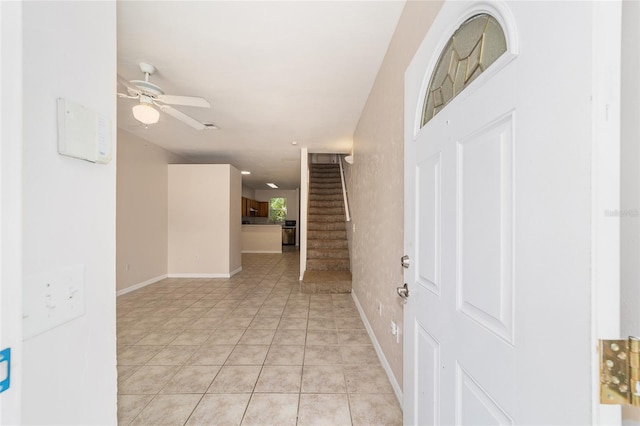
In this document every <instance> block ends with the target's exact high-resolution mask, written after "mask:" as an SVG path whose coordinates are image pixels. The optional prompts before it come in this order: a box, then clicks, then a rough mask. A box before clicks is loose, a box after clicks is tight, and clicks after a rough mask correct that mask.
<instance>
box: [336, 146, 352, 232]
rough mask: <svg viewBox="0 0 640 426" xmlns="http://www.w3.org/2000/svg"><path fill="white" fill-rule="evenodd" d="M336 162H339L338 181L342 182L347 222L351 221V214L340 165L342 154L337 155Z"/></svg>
mask: <svg viewBox="0 0 640 426" xmlns="http://www.w3.org/2000/svg"><path fill="white" fill-rule="evenodd" d="M338 159H339V161H338V163H339V164H340V181H341V182H342V196H343V197H344V212H345V215H346V216H347V222H350V221H351V215H350V214H349V199H348V198H347V185H345V182H344V168H343V167H342V155H339V156H338Z"/></svg>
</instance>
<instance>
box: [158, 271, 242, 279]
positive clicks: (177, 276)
mask: <svg viewBox="0 0 640 426" xmlns="http://www.w3.org/2000/svg"><path fill="white" fill-rule="evenodd" d="M231 275H232V274H201V273H197V272H196V273H188V274H168V275H167V277H168V278H231Z"/></svg>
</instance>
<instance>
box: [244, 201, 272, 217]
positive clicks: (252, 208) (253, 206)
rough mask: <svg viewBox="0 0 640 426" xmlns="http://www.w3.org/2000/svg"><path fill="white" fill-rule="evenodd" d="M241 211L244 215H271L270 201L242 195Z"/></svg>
mask: <svg viewBox="0 0 640 426" xmlns="http://www.w3.org/2000/svg"><path fill="white" fill-rule="evenodd" d="M240 212H241V214H242V216H252V217H269V203H268V202H266V201H265V202H260V201H256V200H252V199H250V198H246V197H242V205H241V207H240Z"/></svg>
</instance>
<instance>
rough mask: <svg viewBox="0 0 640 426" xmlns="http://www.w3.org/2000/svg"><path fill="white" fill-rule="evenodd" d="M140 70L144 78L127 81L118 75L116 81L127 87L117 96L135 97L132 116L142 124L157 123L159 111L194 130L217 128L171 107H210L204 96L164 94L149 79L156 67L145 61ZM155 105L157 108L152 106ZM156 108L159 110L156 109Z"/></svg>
mask: <svg viewBox="0 0 640 426" xmlns="http://www.w3.org/2000/svg"><path fill="white" fill-rule="evenodd" d="M140 70H141V71H142V72H143V73H144V80H131V81H127V80H125V79H124V78H122V77H121V76H119V75H118V81H119V82H120V84H122V85H123V86H124V87H126V88H127V92H128V93H118V97H120V98H127V99H137V100H138V104H136V105H134V106H133V108H132V112H133V117H134V118H135V119H136V120H138V121H140V122H141V123H144V124H154V123H157V122H158V120H159V118H160V111H162V112H165V113H167V114H169V115H170V116H172V117H173V118H175V119H178V120H180V121H182V122H183V123H185V124H187V125H189V126H191V127H193V128H194V129H196V130H202V129H206V128H209V129H217V126H216V125H215V124H211V123H201V122H200V121H198V120H196V119H195V118H193V117H190V116H188V115H187V114H185V113H183V112H181V111H178V110H177V109H175V108H172V107H171V106H170V105H185V106H194V107H200V108H211V104H210V103H209V101H207V100H206V99H204V98H200V97H194V96H176V95H165V93H164V91H163V90H162V89H161V88H160V87H159V86H157V85H155V84H153V83H151V82H150V81H149V77H150V76H151V75H153V73H155V72H156V67H154V66H153V65H151V64H147V63H145V62H141V63H140ZM154 106H155V107H157V108H154ZM158 109H159V110H160V111H158Z"/></svg>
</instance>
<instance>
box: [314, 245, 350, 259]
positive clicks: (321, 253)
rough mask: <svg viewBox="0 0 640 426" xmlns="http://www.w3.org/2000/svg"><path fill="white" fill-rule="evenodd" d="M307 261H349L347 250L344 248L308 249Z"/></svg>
mask: <svg viewBox="0 0 640 426" xmlns="http://www.w3.org/2000/svg"><path fill="white" fill-rule="evenodd" d="M307 259H349V250H347V249H345V248H323V249H319V248H314V249H309V251H308V252H307Z"/></svg>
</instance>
